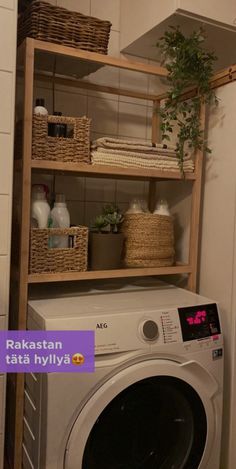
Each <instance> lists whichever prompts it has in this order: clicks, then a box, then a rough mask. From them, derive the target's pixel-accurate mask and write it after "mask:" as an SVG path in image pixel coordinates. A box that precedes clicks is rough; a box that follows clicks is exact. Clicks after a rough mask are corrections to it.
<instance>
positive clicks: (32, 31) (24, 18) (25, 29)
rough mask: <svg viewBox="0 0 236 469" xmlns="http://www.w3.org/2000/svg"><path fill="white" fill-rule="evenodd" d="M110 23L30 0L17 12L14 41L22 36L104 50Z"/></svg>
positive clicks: (85, 48) (105, 51) (101, 51)
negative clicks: (16, 35) (16, 31)
mask: <svg viewBox="0 0 236 469" xmlns="http://www.w3.org/2000/svg"><path fill="white" fill-rule="evenodd" d="M110 29H111V23H110V21H103V20H100V19H98V18H93V17H91V16H86V15H82V14H81V13H78V12H76V11H69V10H67V9H66V8H61V7H57V6H54V5H51V4H50V3H46V2H41V1H38V0H34V1H32V2H31V3H30V5H29V6H28V7H27V8H26V10H25V11H24V13H22V14H21V15H19V20H18V44H20V43H21V42H22V41H23V40H24V39H25V38H26V37H32V38H34V39H38V40H40V41H48V42H53V43H56V44H63V45H65V46H69V47H75V48H79V49H84V50H88V51H91V52H97V53H100V54H107V49H108V41H109V36H110Z"/></svg>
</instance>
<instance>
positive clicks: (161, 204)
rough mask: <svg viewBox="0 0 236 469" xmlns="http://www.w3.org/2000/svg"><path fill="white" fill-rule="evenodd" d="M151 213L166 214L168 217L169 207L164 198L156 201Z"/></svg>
mask: <svg viewBox="0 0 236 469" xmlns="http://www.w3.org/2000/svg"><path fill="white" fill-rule="evenodd" d="M153 214H154V215H167V216H168V217H169V216H170V211H169V207H168V203H167V201H166V199H160V200H159V201H158V202H157V205H156V208H155V211H154V212H153Z"/></svg>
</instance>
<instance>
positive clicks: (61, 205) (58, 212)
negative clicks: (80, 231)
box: [51, 194, 70, 248]
mask: <svg viewBox="0 0 236 469" xmlns="http://www.w3.org/2000/svg"><path fill="white" fill-rule="evenodd" d="M51 220H52V228H69V227H70V214H69V212H68V209H67V206H66V202H65V196H64V194H56V201H55V203H54V207H53V209H52V211H51ZM52 247H53V248H68V247H69V237H68V236H53V237H52Z"/></svg>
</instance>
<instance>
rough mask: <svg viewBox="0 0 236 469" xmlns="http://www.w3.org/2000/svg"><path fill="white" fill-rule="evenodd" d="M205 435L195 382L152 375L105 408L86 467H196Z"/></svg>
mask: <svg viewBox="0 0 236 469" xmlns="http://www.w3.org/2000/svg"><path fill="white" fill-rule="evenodd" d="M206 435H207V419H206V413H205V410H204V406H203V404H202V401H201V399H200V397H199V395H198V394H197V392H196V391H195V390H194V389H193V388H192V386H190V385H189V384H188V383H186V382H185V381H183V380H181V379H179V378H176V377H170V376H155V377H148V378H145V379H142V380H140V381H138V382H135V383H134V384H132V385H130V386H128V387H127V388H125V389H124V390H123V391H122V392H120V393H119V394H118V395H117V396H116V397H115V398H113V399H112V400H111V401H110V402H109V404H108V405H107V406H106V407H105V408H104V410H103V411H102V412H101V414H100V415H99V417H98V418H97V420H96V422H95V424H94V425H93V428H92V429H91V432H90V434H89V437H88V439H87V442H86V445H85V449H84V454H83V462H82V469H197V468H198V467H199V463H200V461H201V458H202V455H203V452H204V448H205V443H206Z"/></svg>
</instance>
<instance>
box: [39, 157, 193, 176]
mask: <svg viewBox="0 0 236 469" xmlns="http://www.w3.org/2000/svg"><path fill="white" fill-rule="evenodd" d="M31 167H32V168H33V169H38V170H47V171H49V170H51V171H62V172H72V173H81V174H84V175H85V176H93V177H94V176H96V177H116V176H117V177H119V176H121V177H128V178H132V177H133V178H135V179H137V178H141V179H147V178H148V179H183V177H182V174H181V173H180V172H179V171H161V170H157V169H141V168H121V167H118V166H105V165H92V164H87V163H63V162H59V161H47V160H31ZM185 179H187V180H195V179H196V178H195V174H194V173H187V174H186V175H185Z"/></svg>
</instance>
